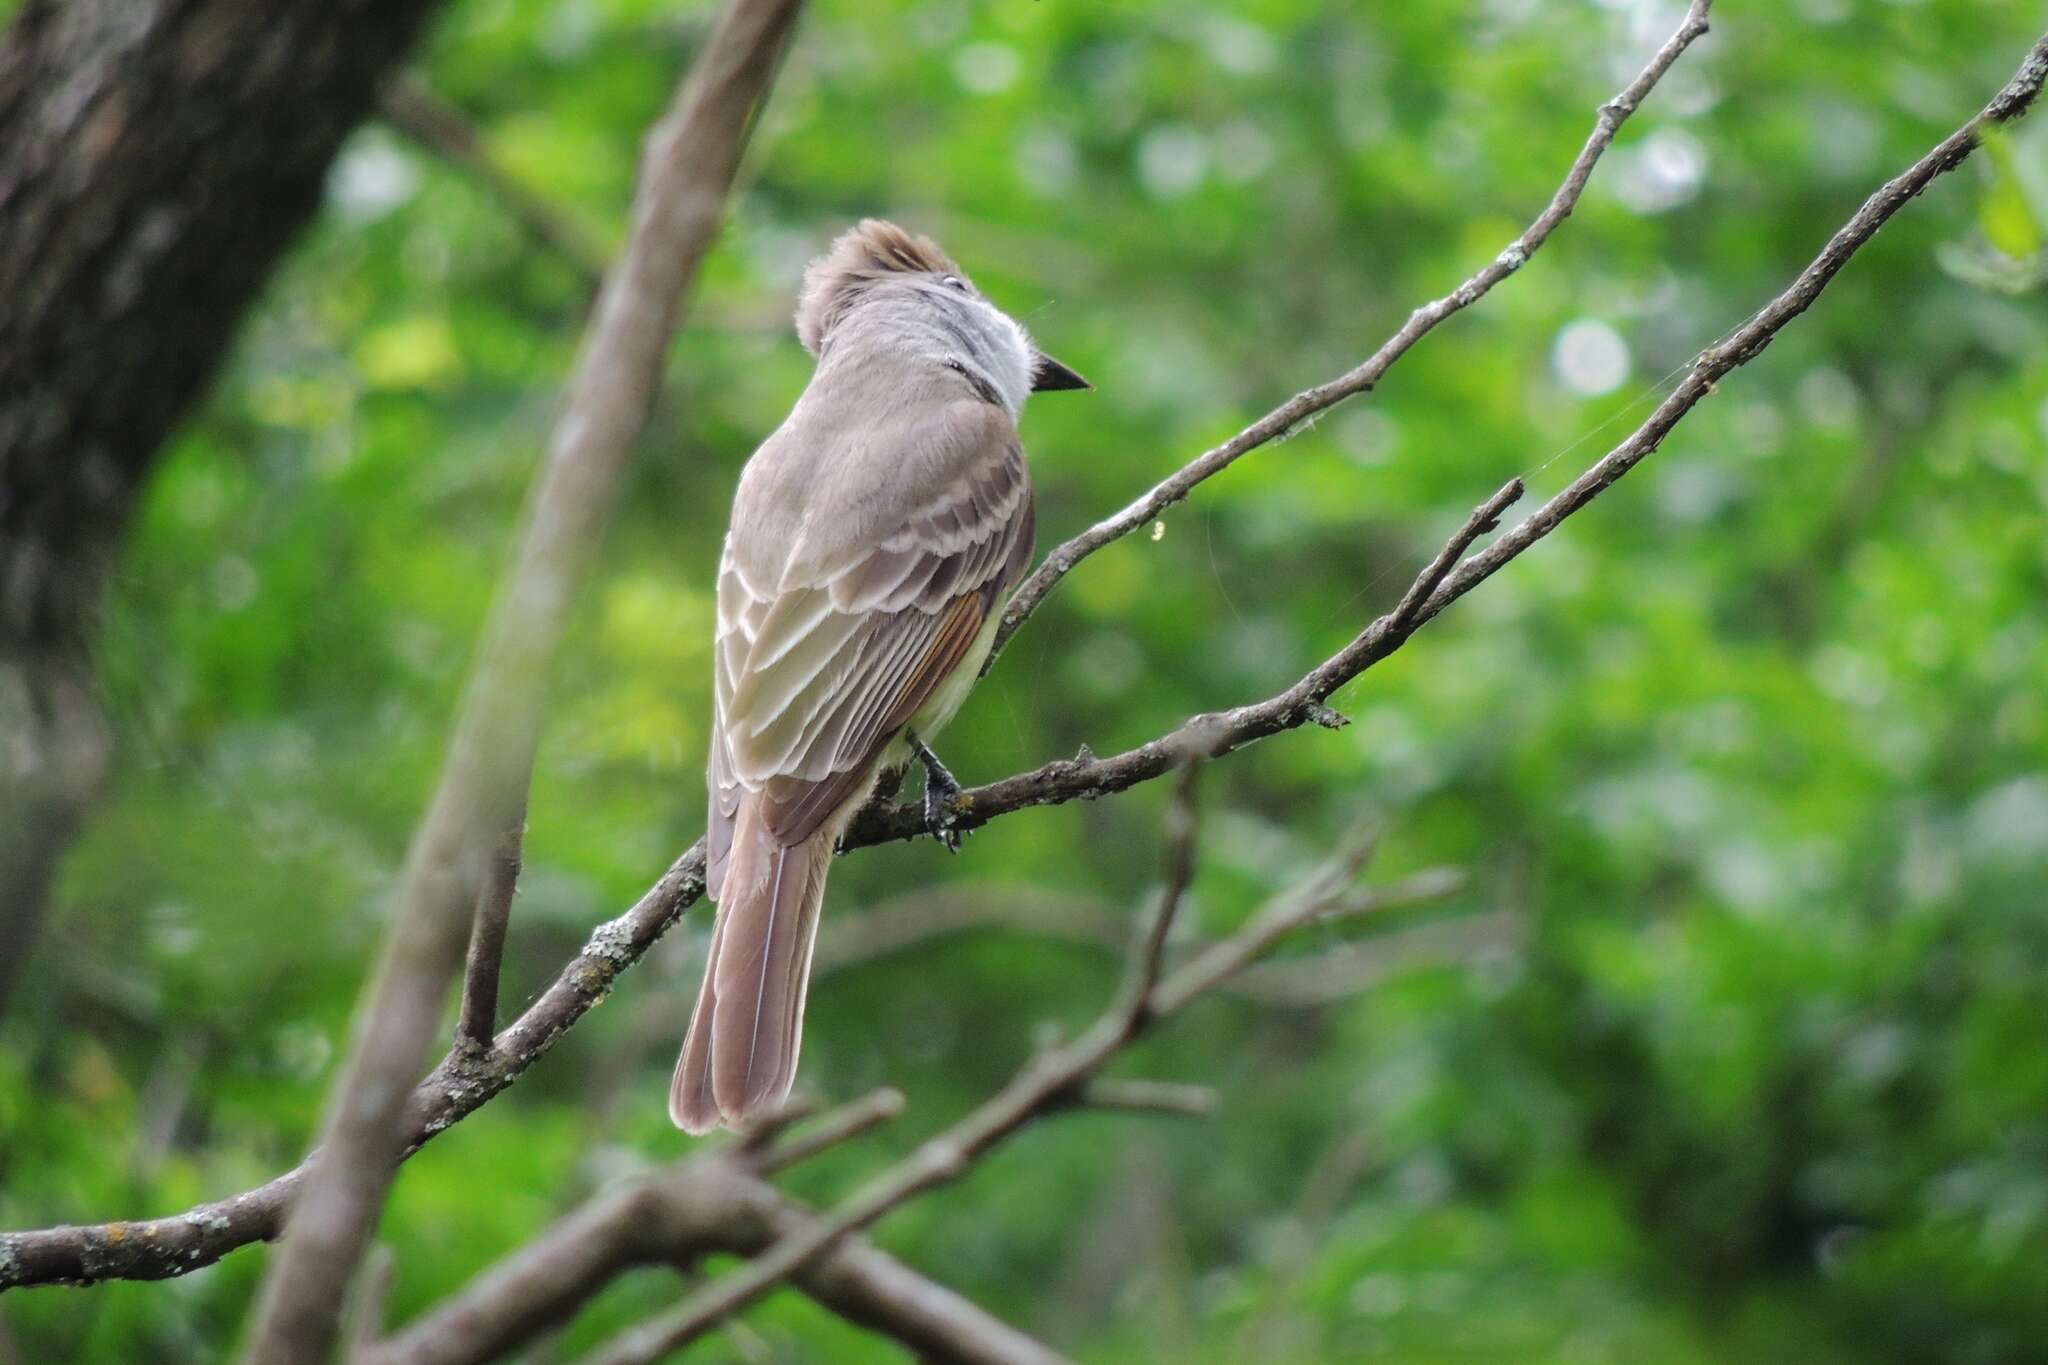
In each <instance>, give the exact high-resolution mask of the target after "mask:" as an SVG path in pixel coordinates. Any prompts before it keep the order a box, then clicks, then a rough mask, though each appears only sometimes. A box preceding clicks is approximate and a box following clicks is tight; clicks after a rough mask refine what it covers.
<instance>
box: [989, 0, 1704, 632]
mask: <svg viewBox="0 0 2048 1365" xmlns="http://www.w3.org/2000/svg"><path fill="white" fill-rule="evenodd" d="M1712 5H1713V0H1692V4H1691V6H1690V7H1689V8H1688V9H1687V10H1686V12H1685V19H1684V20H1683V21H1682V22H1681V23H1680V24H1679V26H1678V29H1677V31H1676V32H1674V33H1673V34H1672V35H1671V36H1670V37H1669V38H1667V39H1665V41H1664V45H1663V46H1662V47H1660V48H1658V49H1657V51H1656V54H1655V55H1654V56H1652V57H1651V58H1650V62H1649V65H1647V66H1645V67H1644V68H1643V69H1642V71H1641V72H1640V73H1638V74H1637V76H1636V78H1635V79H1634V80H1632V81H1630V82H1629V83H1628V85H1627V87H1626V88H1624V89H1623V90H1622V91H1621V93H1620V94H1618V95H1616V96H1615V97H1614V98H1613V99H1611V100H1609V101H1607V103H1605V104H1603V105H1601V106H1600V110H1599V114H1598V116H1597V117H1596V118H1595V119H1594V122H1593V131H1592V133H1591V134H1589V135H1588V136H1587V138H1586V145H1585V146H1584V147H1582V148H1580V149H1579V155H1578V157H1577V159H1575V160H1574V161H1573V162H1572V165H1571V169H1570V170H1569V171H1567V172H1566V173H1565V178H1564V182H1563V183H1562V184H1560V185H1559V186H1558V187H1557V191H1556V193H1554V194H1552V195H1551V196H1550V202H1549V203H1548V204H1546V205H1544V207H1543V211H1542V212H1541V213H1539V214H1537V215H1536V218H1535V221H1533V222H1531V223H1530V224H1529V226H1528V227H1527V228H1525V229H1523V231H1522V235H1521V236H1519V237H1517V238H1515V240H1514V241H1512V242H1510V243H1508V244H1507V246H1505V247H1503V248H1502V249H1501V252H1500V254H1499V255H1498V256H1496V257H1494V258H1493V260H1491V261H1489V262H1488V263H1487V264H1486V265H1485V266H1484V267H1482V268H1481V269H1480V270H1479V271H1478V272H1477V273H1476V274H1474V275H1473V276H1472V277H1471V278H1469V279H1467V280H1466V281H1465V282H1464V283H1463V284H1461V285H1459V286H1458V287H1457V288H1456V289H1453V290H1452V291H1451V292H1450V293H1448V294H1446V295H1444V296H1443V297H1442V298H1440V299H1436V300H1434V301H1432V302H1430V303H1426V304H1424V305H1422V307H1420V308H1417V309H1416V310H1415V311H1414V312H1412V313H1410V314H1409V315H1408V320H1407V321H1406V322H1404V323H1402V324H1401V328H1400V330H1399V331H1397V332H1395V333H1394V335H1392V336H1390V337H1388V338H1387V339H1386V340H1385V341H1384V342H1382V343H1381V344H1380V348H1379V349H1378V350H1377V351H1374V352H1373V353H1372V354H1371V355H1370V356H1368V357H1366V359H1365V360H1364V361H1363V362H1362V363H1361V364H1359V365H1358V366H1357V367H1356V368H1354V369H1352V370H1350V371H1348V372H1346V373H1344V374H1342V375H1339V376H1338V377H1337V378H1335V379H1332V380H1330V381H1329V382H1328V383H1325V384H1319V385H1317V386H1316V387H1315V388H1312V389H1305V390H1303V391H1302V392H1300V393H1297V394H1296V395H1294V397H1292V398H1290V399H1288V400H1287V401H1286V402H1285V403H1282V404H1281V405H1280V406H1279V407H1277V408H1274V409H1273V410H1272V411H1271V412H1269V413H1267V414H1266V415H1265V416H1264V417H1261V418H1260V419H1259V420H1258V421H1256V422H1254V423H1252V424H1251V425H1250V426H1248V427H1246V428H1245V429H1244V430H1242V431H1240V432H1238V433H1237V435H1235V436H1233V437H1231V438H1230V439H1229V440H1227V441H1225V442H1224V443H1223V444H1222V445H1219V446H1217V447H1215V448H1214V449H1212V450H1209V451H1207V452H1206V453H1204V454H1202V455H1201V456H1199V457H1197V458H1196V459H1194V460H1192V461H1190V462H1189V463H1187V464H1186V465H1183V466H1182V467H1181V468H1180V469H1178V470H1176V471H1175V472H1174V473H1173V474H1171V475H1169V476H1168V477H1167V478H1165V479H1163V480H1162V481H1160V482H1159V483H1158V484H1156V485H1155V486H1154V487H1152V488H1151V489H1150V490H1148V491H1147V492H1146V493H1145V494H1144V495H1143V496H1141V497H1139V498H1138V499H1137V500H1136V501H1135V502H1133V503H1131V504H1130V505H1129V506H1128V507H1125V508H1124V509H1123V510H1122V511H1120V512H1117V513H1116V514H1115V515H1113V516H1110V517H1106V518H1104V519H1103V520H1101V521H1099V522H1097V523H1096V524H1095V525H1093V526H1091V527H1089V528H1088V529H1087V530H1085V531H1083V532H1082V533H1081V534H1080V535H1078V536H1075V537H1074V538H1073V539H1072V540H1069V541H1067V542H1066V543H1065V544H1063V545H1061V546H1059V547H1058V548H1057V549H1055V550H1054V551H1053V552H1052V553H1051V554H1049V555H1047V556H1046V557H1045V562H1044V563H1042V564H1040V565H1039V566H1038V569H1037V570H1036V571H1035V572H1034V573H1033V574H1032V575H1031V576H1030V577H1029V578H1027V579H1025V580H1024V582H1023V583H1022V584H1021V585H1019V587H1018V588H1017V591H1016V594H1015V595H1014V596H1012V597H1011V598H1010V604H1009V606H1008V608H1007V609H1006V610H1005V611H1004V612H1003V624H1002V626H1001V628H1000V629H998V630H997V632H996V638H995V646H994V648H993V649H991V650H990V651H989V657H988V663H985V664H983V665H982V667H983V670H984V671H986V669H987V668H988V667H989V666H990V665H991V664H993V663H994V662H995V658H996V655H998V654H1000V653H1001V652H1002V649H1003V646H1004V645H1005V644H1007V643H1008V642H1009V639H1010V637H1011V636H1012V635H1014V634H1016V633H1017V627H1019V626H1021V625H1023V624H1024V622H1025V620H1026V618H1028V617H1029V616H1030V615H1031V613H1032V612H1034V611H1037V610H1038V606H1039V603H1041V602H1043V601H1044V600H1045V596H1046V594H1047V593H1049V592H1051V591H1052V589H1053V585H1054V584H1056V583H1058V582H1059V581H1060V579H1062V578H1064V577H1066V576H1067V574H1069V573H1070V572H1072V571H1073V568H1074V566H1075V565H1077V564H1079V563H1080V562H1081V561H1082V560H1084V559H1086V558H1087V557H1088V556H1089V555H1092V554H1094V553H1095V552H1096V551H1097V550H1099V549H1101V548H1102V547H1103V546H1105V545H1108V544H1109V543H1110V542H1112V541H1115V540H1120V539H1122V538H1123V537H1124V536H1127V535H1129V534H1130V533H1131V532H1133V531H1135V530H1137V529H1138V528H1139V527H1140V526H1143V525H1145V524H1146V523H1147V522H1149V521H1151V520H1152V519H1153V518H1155V517H1157V516H1158V515H1159V514H1160V513H1161V512H1164V511H1165V510H1166V509H1167V508H1169V507H1171V506H1173V505H1174V504H1175V503H1177V502H1179V501H1181V499H1183V498H1185V497H1187V495H1188V494H1189V493H1190V492H1192V491H1194V488H1195V486H1196V485H1197V484H1200V483H1201V482H1203V481H1204V480H1205V479H1209V478H1211V477H1213V476H1215V475H1217V474H1220V473H1222V472H1223V471H1224V470H1226V469H1228V468H1229V467H1230V466H1231V465H1233V464H1235V463H1236V462H1237V461H1238V460H1239V459H1240V458H1242V457H1243V456H1245V455H1248V454H1250V453H1251V452H1252V451H1254V450H1257V449H1258V448H1259V447H1260V446H1263V445H1266V444H1269V443H1270V442H1272V441H1275V440H1278V439H1280V438H1281V437H1283V436H1286V435H1287V434H1288V433H1289V432H1292V431H1294V430H1295V429H1296V428H1298V427H1299V426H1301V424H1302V423H1303V422H1306V421H1308V420H1309V419H1310V418H1311V417H1314V416H1315V415H1316V414H1318V413H1320V412H1323V411H1324V410H1326V409H1328V408H1332V407H1335V406H1336V405H1337V404H1339V403H1341V402H1343V401H1344V400H1345V399H1347V398H1350V397H1352V396H1353V395H1355V394H1360V393H1365V392H1368V391H1370V390H1371V389H1372V387H1373V386H1374V385H1375V384H1377V383H1379V381H1380V378H1381V377H1382V376H1383V375H1385V374H1386V372H1387V371H1388V370H1389V369H1391V368H1392V367H1393V364H1394V362H1395V361H1397V360H1399V359H1400V358H1401V357H1402V356H1404V355H1406V354H1407V353H1408V351H1409V348H1410V347H1412V346H1414V345H1415V343H1416V342H1418V341H1420V340H1422V338H1423V337H1425V336H1427V335H1428V334H1429V332H1430V331H1431V330H1432V329H1433V328H1435V326H1436V325H1437V324H1438V323H1440V322H1442V321H1443V320H1444V319H1445V318H1447V317H1450V316H1451V315H1452V314H1453V313H1458V312H1462V311H1463V310H1464V309H1466V308H1469V307H1471V306H1472V305H1473V304H1475V303H1477V302H1478V301H1479V300H1480V299H1482V298H1485V297H1486V295H1487V294H1488V292H1490V291H1491V290H1492V289H1493V287H1494V286H1495V285H1497V284H1499V283H1500V282H1501V281H1502V280H1504V279H1506V278H1507V277H1508V276H1510V275H1512V274H1514V273H1515V272H1516V271H1517V270H1520V269H1521V268H1522V267H1523V266H1524V265H1525V264H1527V263H1528V260H1529V258H1530V257H1531V256H1534V255H1535V254H1536V252H1537V251H1538V250H1539V249H1541V248H1542V246H1543V244H1544V242H1546V241H1548V240H1549V239H1550V234H1551V233H1552V232H1554V231H1556V230H1557V226H1558V224H1560V223H1562V222H1563V221H1564V220H1565V219H1566V218H1568V217H1569V216H1570V215H1571V211H1572V209H1573V208H1574V207H1576V206H1577V204H1578V202H1579V196H1580V195H1582V194H1584V193H1585V190H1586V182H1587V180H1589V179H1590V178H1591V177H1592V174H1593V167H1594V166H1595V165H1596V164H1597V163H1598V162H1599V160H1600V158H1601V156H1602V155H1603V154H1604V153H1605V152H1606V151H1607V148H1608V146H1609V145H1610V144H1612V143H1613V141H1614V135H1615V134H1616V133H1617V132H1619V131H1620V130H1621V125H1622V124H1623V123H1624V122H1626V121H1627V119H1628V116H1629V115H1630V114H1633V113H1634V112H1635V111H1636V107H1637V106H1638V105H1640V104H1641V103H1642V102H1643V100H1644V98H1645V97H1647V96H1648V95H1649V93H1650V91H1651V90H1653V89H1655V88H1656V85H1657V82H1658V81H1660V80H1662V79H1663V78H1664V73H1665V72H1666V71H1668V70H1670V69H1671V65H1672V63H1673V62H1676V61H1677V60H1678V59H1679V57H1680V55H1682V54H1683V53H1684V52H1685V50H1686V49H1687V48H1688V47H1690V46H1692V44H1693V42H1694V41H1695V40H1696V39H1698V38H1699V37H1700V35H1701V34H1703V33H1705V32H1706V31H1707V11H1708V9H1710V8H1711V7H1712Z"/></svg>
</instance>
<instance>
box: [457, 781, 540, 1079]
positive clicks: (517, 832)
mask: <svg viewBox="0 0 2048 1365" xmlns="http://www.w3.org/2000/svg"><path fill="white" fill-rule="evenodd" d="M525 842H526V803H525V802H523V801H522V802H521V803H520V806H519V818H518V820H516V821H515V822H513V824H512V825H510V826H509V827H508V828H507V829H506V830H505V832H504V833H503V834H501V835H499V836H498V847H497V848H496V849H495V850H493V851H492V853H491V866H490V871H489V872H488V873H487V874H486V875H485V877H484V884H483V886H482V888H481V889H480V890H479V891H478V892H477V897H476V918H475V920H473V921H472V922H471V924H470V930H469V957H468V960H467V961H466V962H465V964H464V966H463V970H462V1009H461V1012H460V1013H459V1014H458V1015H457V1016H456V1024H455V1042H456V1045H457V1046H465V1045H466V1046H469V1047H474V1048H487V1047H489V1046H490V1045H491V1039H492V1038H493V1037H495V1036H496V1035H497V1032H498V974H499V973H500V972H501V971H502V970H503V968H504V962H505V933H506V931H507V929H508V928H509V927H510V926H511V923H512V898H513V896H514V895H516V894H517V893H518V890H519V862H520V850H521V849H522V848H523V847H524V845H525Z"/></svg>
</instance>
